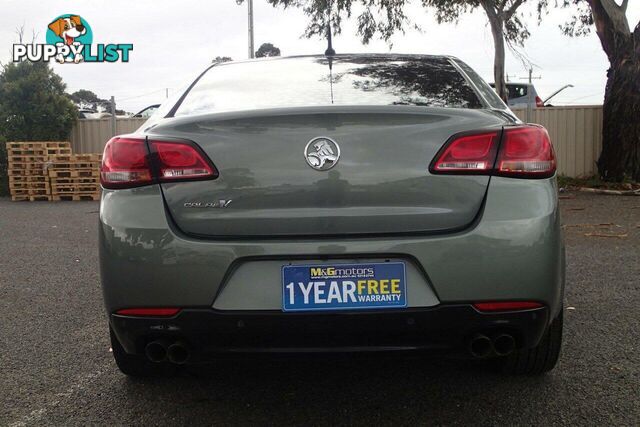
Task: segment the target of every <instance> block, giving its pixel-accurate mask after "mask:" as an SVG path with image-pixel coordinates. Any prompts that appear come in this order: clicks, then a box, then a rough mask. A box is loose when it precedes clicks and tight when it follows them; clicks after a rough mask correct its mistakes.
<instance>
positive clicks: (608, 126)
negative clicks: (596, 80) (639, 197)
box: [598, 55, 640, 181]
mask: <svg viewBox="0 0 640 427" xmlns="http://www.w3.org/2000/svg"><path fill="white" fill-rule="evenodd" d="M633 56H635V55H633ZM603 116H604V117H603V119H604V120H603V127H602V153H601V154H600V158H599V159H598V172H599V174H600V176H601V177H602V178H603V179H605V180H608V181H622V180H623V179H624V178H625V177H626V178H631V179H633V180H634V181H640V61H639V58H638V57H637V56H636V57H635V59H634V60H627V61H624V62H623V63H618V64H614V65H612V66H611V68H610V69H609V72H608V79H607V88H606V91H605V96H604V105H603Z"/></svg>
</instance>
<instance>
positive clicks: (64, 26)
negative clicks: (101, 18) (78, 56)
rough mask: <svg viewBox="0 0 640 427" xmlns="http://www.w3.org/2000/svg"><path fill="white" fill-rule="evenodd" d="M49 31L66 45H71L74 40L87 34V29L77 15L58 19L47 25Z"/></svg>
mask: <svg viewBox="0 0 640 427" xmlns="http://www.w3.org/2000/svg"><path fill="white" fill-rule="evenodd" d="M49 29H50V30H51V31H53V33H54V34H55V35H56V36H58V37H60V38H61V39H62V40H63V41H64V44H66V45H72V44H73V42H74V41H75V40H76V38H78V37H80V36H82V35H84V34H86V33H87V29H86V28H85V26H84V24H83V23H82V18H80V16H78V15H70V16H68V17H60V18H58V19H56V20H55V21H53V22H52V23H50V24H49Z"/></svg>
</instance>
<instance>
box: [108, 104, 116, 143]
mask: <svg viewBox="0 0 640 427" xmlns="http://www.w3.org/2000/svg"><path fill="white" fill-rule="evenodd" d="M109 106H110V107H111V136H116V99H115V98H114V97H113V96H112V97H111V99H110V100H109Z"/></svg>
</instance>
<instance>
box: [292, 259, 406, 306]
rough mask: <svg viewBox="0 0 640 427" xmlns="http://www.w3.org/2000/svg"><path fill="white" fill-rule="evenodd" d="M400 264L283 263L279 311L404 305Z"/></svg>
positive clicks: (404, 292)
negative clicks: (280, 309) (280, 306)
mask: <svg viewBox="0 0 640 427" xmlns="http://www.w3.org/2000/svg"><path fill="white" fill-rule="evenodd" d="M404 267H405V266H404V263H402V262H380V263H368V264H320V265H317V264H314V265H285V266H283V267H282V309H283V311H319V310H357V309H390V308H402V307H406V306H407V281H406V274H405V268H404Z"/></svg>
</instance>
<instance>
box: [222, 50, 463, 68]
mask: <svg viewBox="0 0 640 427" xmlns="http://www.w3.org/2000/svg"><path fill="white" fill-rule="evenodd" d="M302 58H384V59H389V60H397V61H402V60H409V59H453V60H458V58H456V57H454V56H451V55H429V54H421V53H340V54H335V55H331V56H327V55H322V54H320V55H291V56H270V57H268V58H252V59H241V60H238V61H227V62H217V63H215V64H214V65H216V66H223V65H232V64H239V63H247V62H262V61H282V60H287V59H302Z"/></svg>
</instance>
